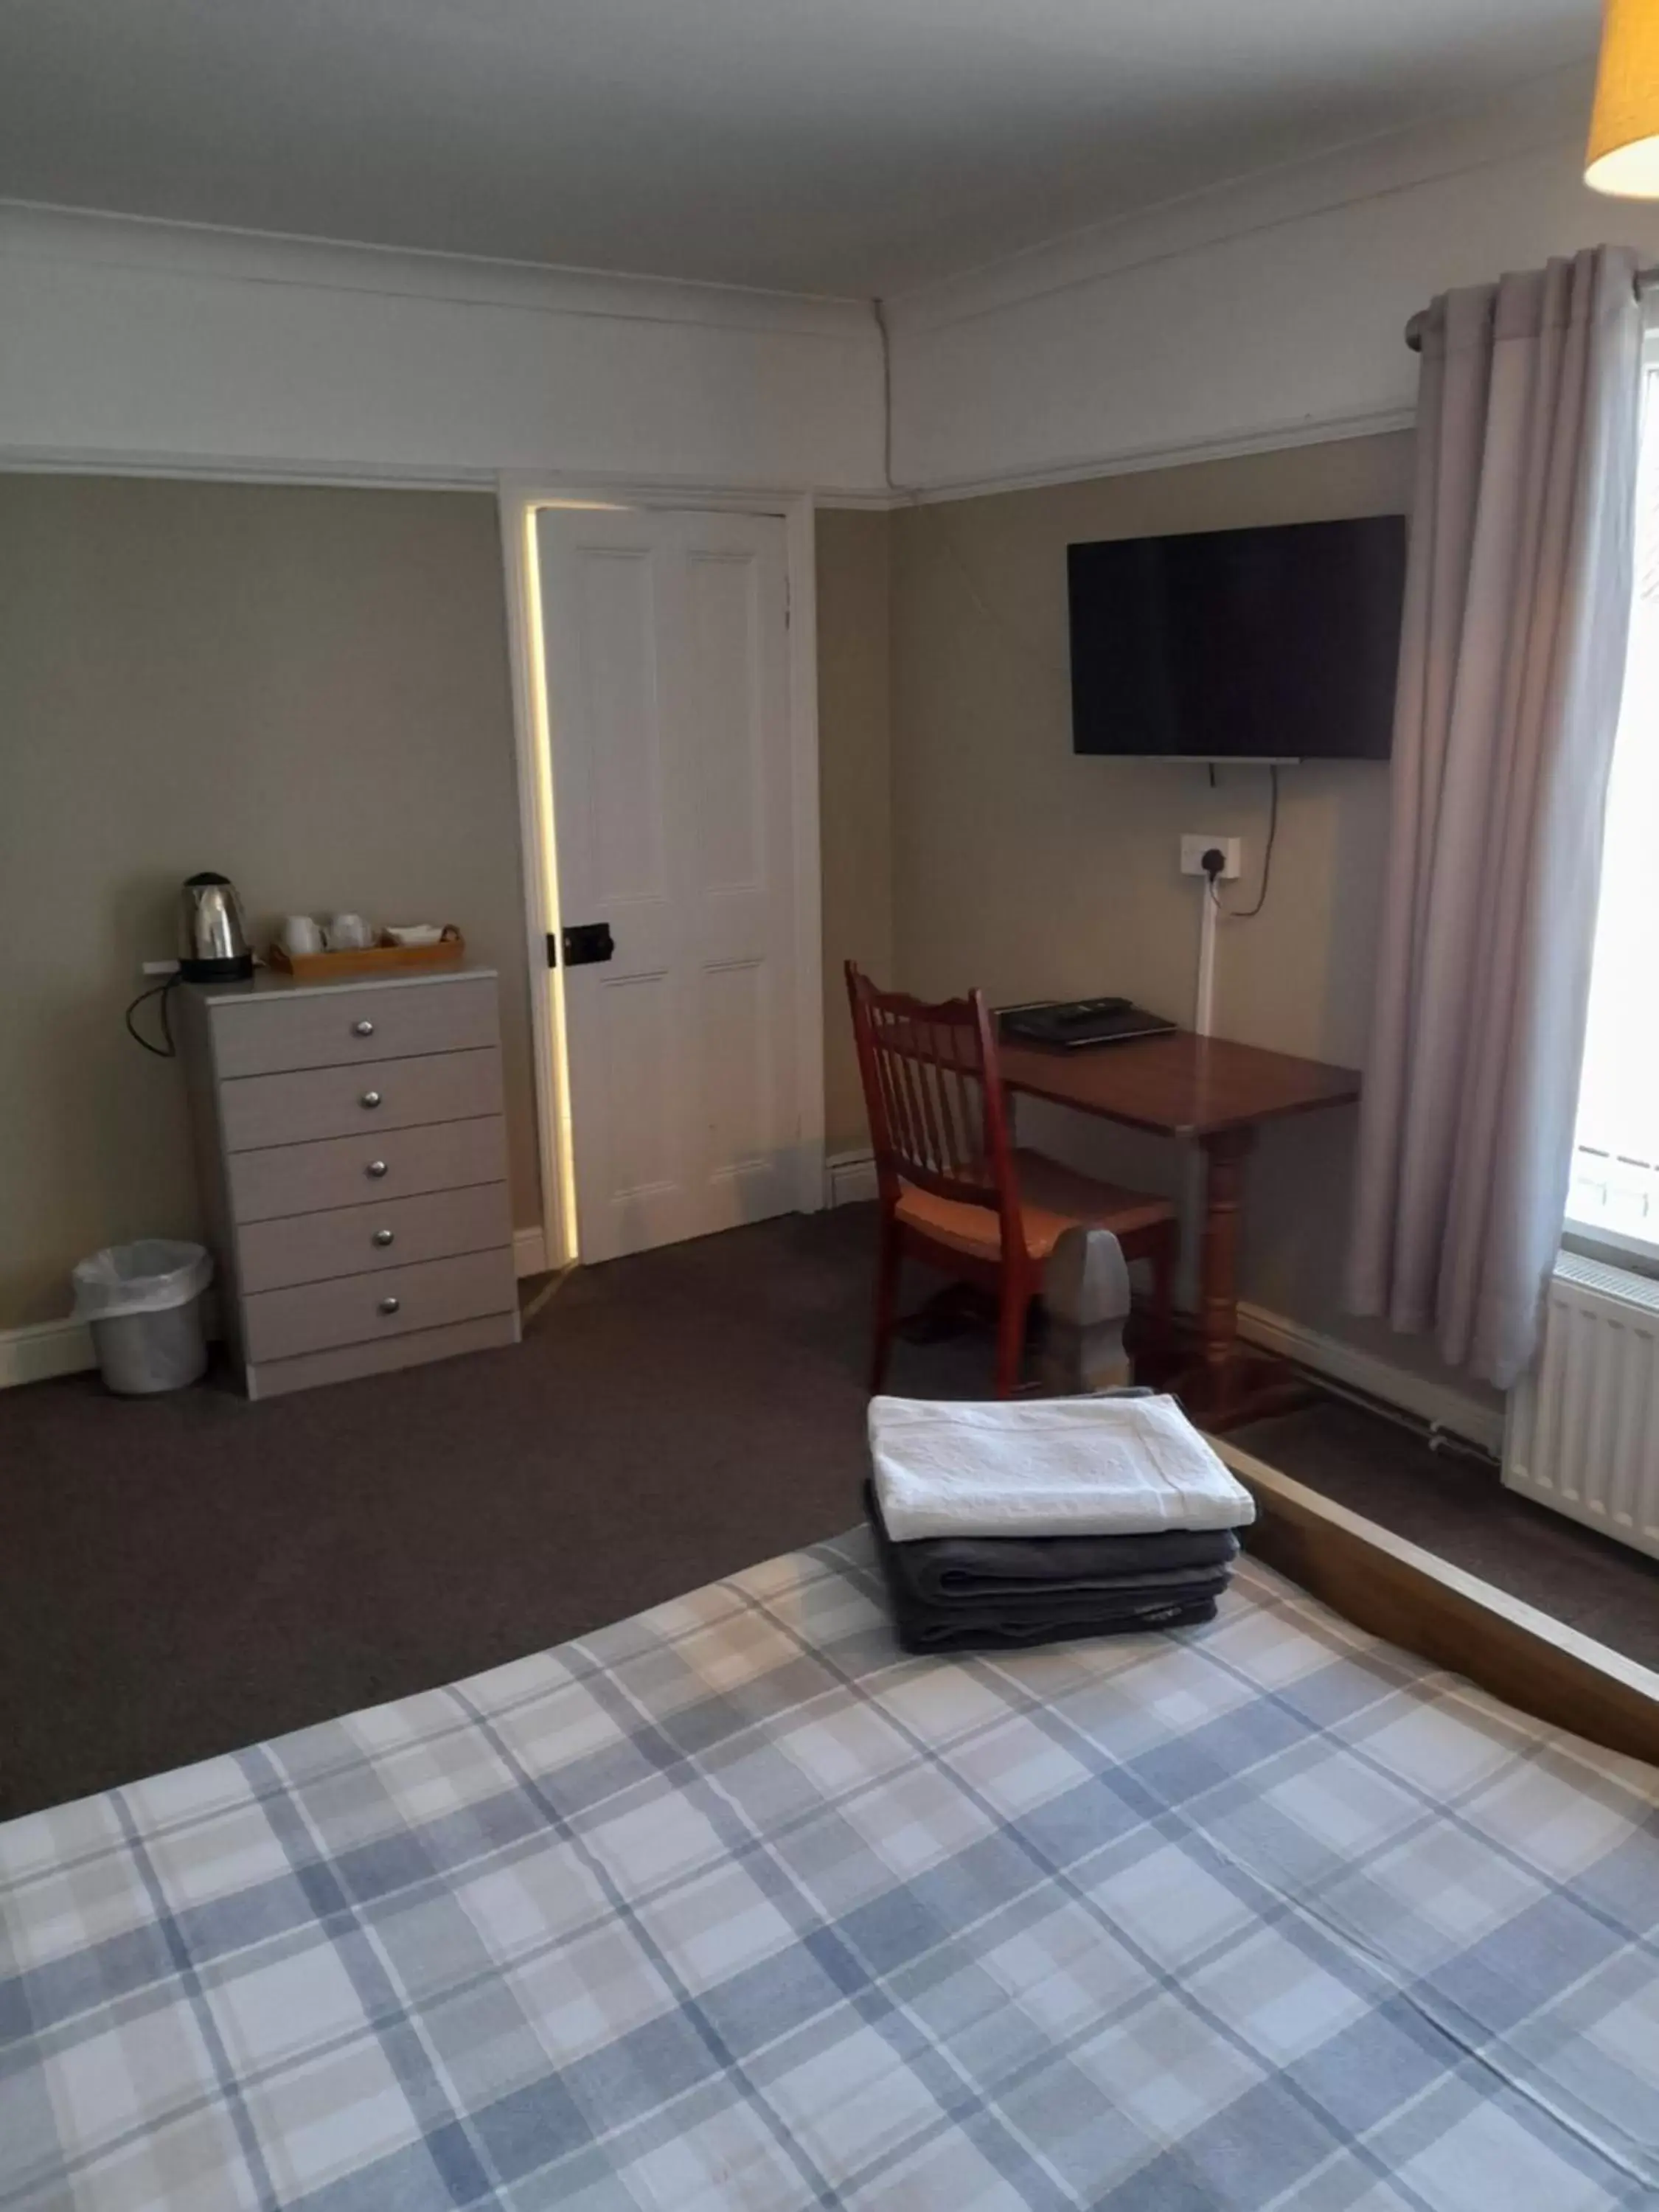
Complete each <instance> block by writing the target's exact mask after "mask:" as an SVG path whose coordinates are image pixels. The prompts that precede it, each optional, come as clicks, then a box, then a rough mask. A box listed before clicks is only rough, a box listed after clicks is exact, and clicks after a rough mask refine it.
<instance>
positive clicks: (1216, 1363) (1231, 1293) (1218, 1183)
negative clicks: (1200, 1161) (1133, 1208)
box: [1199, 1129, 1255, 1417]
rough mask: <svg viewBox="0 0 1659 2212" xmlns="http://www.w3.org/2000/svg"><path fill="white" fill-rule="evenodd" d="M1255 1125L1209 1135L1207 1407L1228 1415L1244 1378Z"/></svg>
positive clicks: (1204, 1260)
mask: <svg viewBox="0 0 1659 2212" xmlns="http://www.w3.org/2000/svg"><path fill="white" fill-rule="evenodd" d="M1254 1144H1255V1131H1254V1130H1252V1129H1224V1130H1222V1131H1220V1132H1219V1133H1218V1134H1217V1135H1215V1136H1213V1137H1206V1139H1204V1170H1205V1172H1204V1235H1203V1243H1202V1246H1201V1249H1200V1259H1199V1329H1200V1337H1201V1340H1202V1343H1203V1352H1204V1367H1203V1389H1202V1394H1201V1395H1202V1397H1203V1401H1204V1406H1205V1411H1206V1413H1210V1414H1212V1415H1218V1416H1223V1417H1225V1415H1226V1414H1227V1413H1230V1412H1231V1410H1232V1407H1233V1401H1234V1397H1235V1395H1236V1392H1237V1386H1238V1383H1239V1379H1240V1377H1239V1357H1238V1279H1237V1275H1238V1209H1239V1204H1240V1201H1241V1199H1242V1197H1243V1187H1244V1162H1245V1160H1246V1159H1247V1158H1249V1152H1250V1148H1251V1146H1253V1145H1254Z"/></svg>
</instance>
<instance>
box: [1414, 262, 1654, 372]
mask: <svg viewBox="0 0 1659 2212" xmlns="http://www.w3.org/2000/svg"><path fill="white" fill-rule="evenodd" d="M1656 286H1659V264H1656V265H1655V266H1654V267H1653V268H1651V269H1638V270H1637V272H1636V296H1637V298H1638V300H1639V299H1640V298H1641V297H1642V295H1643V294H1644V292H1650V291H1652V290H1653V289H1655V287H1656ZM1428 319H1429V311H1428V309H1427V308H1426V307H1419V309H1418V311H1417V313H1415V314H1414V315H1413V317H1412V319H1411V320H1410V322H1408V323H1407V325H1406V343H1407V346H1409V347H1410V349H1411V350H1412V351H1413V353H1421V352H1422V350H1423V325H1424V324H1425V322H1427V320H1428Z"/></svg>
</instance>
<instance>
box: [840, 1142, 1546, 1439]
mask: <svg viewBox="0 0 1659 2212" xmlns="http://www.w3.org/2000/svg"><path fill="white" fill-rule="evenodd" d="M824 1180H825V1182H826V1185H827V1191H826V1203H827V1204H829V1205H830V1206H853V1205H855V1204H856V1203H857V1202H858V1201H859V1200H861V1199H872V1198H873V1197H874V1196H875V1195H876V1164H875V1161H874V1159H873V1158H872V1156H871V1154H869V1153H868V1152H838V1153H837V1154H836V1156H835V1157H834V1158H832V1159H829V1160H826V1161H825V1163H824ZM1238 1333H1239V1334H1240V1335H1241V1336H1243V1337H1244V1338H1246V1339H1248V1340H1249V1342H1250V1343H1252V1344H1257V1345H1260V1346H1261V1348H1262V1350H1263V1351H1264V1352H1277V1353H1278V1354H1279V1357H1280V1358H1284V1359H1293V1360H1295V1361H1296V1363H1297V1365H1298V1366H1302V1367H1306V1368H1310V1369H1311V1370H1312V1371H1313V1372H1314V1373H1315V1374H1316V1375H1324V1376H1328V1378H1329V1379H1330V1381H1332V1382H1333V1383H1341V1384H1343V1385H1345V1386H1346V1388H1347V1389H1350V1390H1360V1391H1363V1392H1364V1395H1366V1396H1367V1397H1368V1398H1377V1399H1380V1400H1381V1401H1382V1402H1383V1404H1384V1405H1387V1406H1398V1407H1400V1408H1401V1411H1402V1412H1403V1413H1412V1414H1414V1415H1415V1416H1416V1418H1417V1419H1419V1420H1420V1421H1425V1422H1427V1424H1428V1425H1429V1426H1430V1427H1431V1428H1437V1429H1446V1430H1449V1431H1450V1432H1451V1434H1452V1435H1453V1436H1456V1437H1465V1438H1467V1439H1468V1442H1469V1443H1474V1444H1479V1445H1480V1449H1482V1450H1483V1451H1486V1452H1490V1453H1491V1454H1492V1456H1493V1457H1494V1458H1496V1457H1497V1456H1498V1454H1499V1452H1500V1451H1501V1450H1502V1449H1503V1442H1504V1417H1503V1415H1502V1414H1501V1413H1498V1412H1497V1411H1496V1410H1494V1409H1492V1408H1490V1407H1486V1406H1483V1405H1481V1404H1480V1401H1479V1400H1477V1399H1474V1398H1469V1397H1466V1396H1465V1395H1464V1394H1463V1393H1462V1391H1461V1390H1455V1389H1451V1388H1449V1386H1448V1385H1447V1384H1445V1383H1436V1382H1433V1381H1431V1380H1429V1379H1428V1378H1426V1377H1425V1376H1418V1375H1413V1374H1412V1373H1411V1372H1410V1370H1408V1369H1406V1368H1403V1367H1395V1366H1394V1365H1393V1364H1391V1363H1390V1362H1389V1361H1388V1360H1386V1359H1379V1358H1377V1357H1376V1354H1375V1353H1374V1352H1360V1351H1358V1349H1356V1347H1355V1346H1352V1345H1348V1344H1344V1343H1343V1342H1342V1341H1341V1340H1340V1338H1338V1337H1334V1336H1326V1335H1325V1334H1322V1331H1320V1330H1318V1329H1314V1328H1307V1327H1305V1326H1304V1323H1303V1322H1297V1321H1291V1319H1290V1318H1289V1316H1286V1315H1285V1314H1278V1313H1273V1312H1271V1311H1270V1310H1268V1309H1267V1307H1266V1306H1258V1305H1251V1304H1248V1303H1246V1302H1244V1301H1243V1300H1241V1302H1240V1304H1239V1309H1238Z"/></svg>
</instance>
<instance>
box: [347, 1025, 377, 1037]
mask: <svg viewBox="0 0 1659 2212" xmlns="http://www.w3.org/2000/svg"><path fill="white" fill-rule="evenodd" d="M351 1034H352V1036H374V1023H373V1022H353V1024H351Z"/></svg>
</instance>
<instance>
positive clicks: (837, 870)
mask: <svg viewBox="0 0 1659 2212" xmlns="http://www.w3.org/2000/svg"><path fill="white" fill-rule="evenodd" d="M890 523H891V518H890V516H888V515H886V514H883V513H857V512H854V511H836V510H835V509H831V508H826V509H825V510H824V511H823V513H820V515H819V516H818V519H817V569H818V762H819V771H818V797H819V805H820V807H821V809H822V819H823V1088H824V1102H823V1104H824V1133H825V1139H826V1143H827V1146H828V1149H829V1152H830V1154H831V1155H832V1156H833V1155H834V1154H835V1153H836V1152H853V1151H857V1150H859V1149H860V1148H861V1147H865V1146H868V1144H869V1141H870V1138H869V1131H868V1128H867V1127H866V1122H865V1118H864V1098H863V1093H862V1091H860V1086H859V1072H858V1062H857V1060H856V1059H855V1057H854V1052H853V1033H852V1024H851V1023H850V1021H849V1020H848V1012H847V989H846V985H845V983H844V981H842V962H843V961H846V960H856V961H857V962H858V963H859V965H860V967H862V968H867V969H869V970H870V971H871V973H872V975H876V976H878V978H880V979H881V980H882V981H887V980H888V979H889V978H890V975H891V974H892V969H893V852H892V757H891V747H890V678H891V669H890V638H889V611H890V597H889V586H890V558H889V556H890V542H891V536H892V532H891V527H890Z"/></svg>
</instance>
